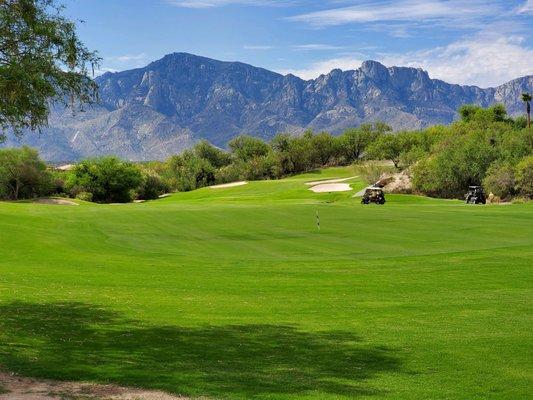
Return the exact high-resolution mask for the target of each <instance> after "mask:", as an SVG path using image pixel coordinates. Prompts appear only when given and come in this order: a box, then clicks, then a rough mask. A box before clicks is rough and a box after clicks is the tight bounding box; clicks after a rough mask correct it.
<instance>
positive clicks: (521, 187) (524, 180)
mask: <svg viewBox="0 0 533 400" xmlns="http://www.w3.org/2000/svg"><path fill="white" fill-rule="evenodd" d="M516 188H517V189H518V191H519V192H520V194H521V195H523V196H526V197H529V198H530V199H531V198H533V156H532V155H530V156H528V157H525V158H524V159H523V160H522V161H520V162H519V163H518V165H517V166H516Z"/></svg>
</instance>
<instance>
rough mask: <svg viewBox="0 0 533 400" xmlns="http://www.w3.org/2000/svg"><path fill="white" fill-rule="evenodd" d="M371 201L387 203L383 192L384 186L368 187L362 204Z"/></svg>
mask: <svg viewBox="0 0 533 400" xmlns="http://www.w3.org/2000/svg"><path fill="white" fill-rule="evenodd" d="M370 203H376V204H385V194H384V193H383V189H382V188H380V187H369V188H366V190H365V194H364V195H363V198H362V199H361V204H370Z"/></svg>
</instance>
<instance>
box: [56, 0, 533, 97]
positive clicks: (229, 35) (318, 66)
mask: <svg viewBox="0 0 533 400" xmlns="http://www.w3.org/2000/svg"><path fill="white" fill-rule="evenodd" d="M63 4H65V6H66V14H67V15H68V16H69V17H70V18H73V19H76V20H83V21H84V23H80V24H79V32H80V36H81V38H82V39H83V40H84V41H85V42H86V44H87V45H88V46H89V47H90V48H91V49H96V50H98V51H99V53H100V55H101V56H102V57H103V62H102V66H101V71H107V70H111V71H116V70H124V69H130V68H136V67H140V66H144V65H146V64H148V63H149V62H150V61H154V60H156V59H159V58H161V57H162V56H164V55H165V54H168V53H172V52H189V53H193V54H198V55H202V56H206V57H211V58H216V59H220V60H228V61H242V62H246V63H249V64H252V65H255V66H260V67H264V68H267V69H270V70H274V71H278V72H281V73H293V74H295V75H298V76H300V77H302V78H305V79H311V78H315V77H316V76H318V75H319V74H321V73H327V72H329V71H330V70H331V69H333V68H341V69H343V70H347V69H355V68H357V67H359V66H360V64H361V62H362V61H363V60H367V59H373V60H378V61H381V62H383V63H384V64H385V65H388V66H392V65H399V66H414V67H421V68H423V69H426V70H428V71H429V73H430V75H431V77H434V78H439V79H443V80H446V81H449V82H452V83H461V84H475V85H479V86H482V87H488V86H495V85H498V84H501V83H504V82H506V81H508V80H510V79H513V78H516V77H519V76H523V75H527V74H533V0H469V1H459V0H380V1H378V0H322V1H311V0H292V1H289V0H63Z"/></svg>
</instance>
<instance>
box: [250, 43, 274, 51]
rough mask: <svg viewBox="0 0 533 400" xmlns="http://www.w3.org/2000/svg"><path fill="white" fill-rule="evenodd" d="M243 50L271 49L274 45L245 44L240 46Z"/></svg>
mask: <svg viewBox="0 0 533 400" xmlns="http://www.w3.org/2000/svg"><path fill="white" fill-rule="evenodd" d="M242 48H243V49H244V50H272V49H274V48H275V47H274V46H270V45H267V44H266V45H262V44H246V45H244V46H243V47H242Z"/></svg>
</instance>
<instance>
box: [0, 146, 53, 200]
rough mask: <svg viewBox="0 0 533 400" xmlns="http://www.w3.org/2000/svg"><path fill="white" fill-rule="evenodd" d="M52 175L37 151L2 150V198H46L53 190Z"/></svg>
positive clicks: (29, 149)
mask: <svg viewBox="0 0 533 400" xmlns="http://www.w3.org/2000/svg"><path fill="white" fill-rule="evenodd" d="M53 186H54V185H53V183H52V175H51V173H50V172H49V171H48V170H47V168H46V164H45V163H44V162H43V161H42V160H41V159H40V158H39V154H38V153H37V151H36V150H34V149H31V148H29V147H22V148H20V149H2V150H0V198H1V199H4V200H18V199H26V198H33V197H38V196H44V195H48V194H50V192H51V191H52V190H53Z"/></svg>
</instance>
